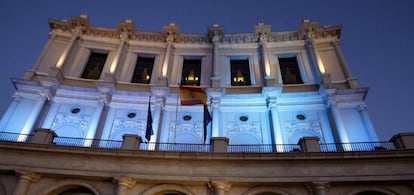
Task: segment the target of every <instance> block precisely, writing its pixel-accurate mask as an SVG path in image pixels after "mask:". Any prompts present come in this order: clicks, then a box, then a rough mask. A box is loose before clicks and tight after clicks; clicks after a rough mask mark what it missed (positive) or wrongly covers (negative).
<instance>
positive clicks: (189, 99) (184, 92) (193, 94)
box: [180, 85, 211, 142]
mask: <svg viewBox="0 0 414 195" xmlns="http://www.w3.org/2000/svg"><path fill="white" fill-rule="evenodd" d="M180 100H181V105H183V106H190V105H196V104H203V123H204V142H206V138H207V126H208V123H210V122H211V116H210V112H209V111H208V108H207V94H206V92H205V91H204V89H202V88H196V87H183V86H181V85H180Z"/></svg>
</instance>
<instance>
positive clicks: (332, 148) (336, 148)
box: [320, 142, 396, 152]
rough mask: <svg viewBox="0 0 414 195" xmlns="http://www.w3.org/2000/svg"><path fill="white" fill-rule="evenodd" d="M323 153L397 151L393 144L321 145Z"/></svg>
mask: <svg viewBox="0 0 414 195" xmlns="http://www.w3.org/2000/svg"><path fill="white" fill-rule="evenodd" d="M320 146H321V152H343V151H344V152H346V151H381V150H396V148H395V145H394V143H393V142H353V143H321V144H320Z"/></svg>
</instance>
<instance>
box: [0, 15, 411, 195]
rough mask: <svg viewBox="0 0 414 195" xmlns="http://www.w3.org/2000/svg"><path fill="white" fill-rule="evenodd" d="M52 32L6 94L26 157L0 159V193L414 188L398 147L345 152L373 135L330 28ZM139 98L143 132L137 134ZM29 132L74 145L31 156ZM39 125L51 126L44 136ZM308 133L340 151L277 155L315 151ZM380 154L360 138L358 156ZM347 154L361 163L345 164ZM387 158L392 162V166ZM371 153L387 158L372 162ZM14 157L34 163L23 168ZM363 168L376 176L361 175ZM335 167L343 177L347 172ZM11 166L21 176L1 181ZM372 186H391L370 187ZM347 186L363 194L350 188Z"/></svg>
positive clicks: (61, 25) (8, 127) (80, 22)
mask: <svg viewBox="0 0 414 195" xmlns="http://www.w3.org/2000/svg"><path fill="white" fill-rule="evenodd" d="M49 24H50V28H51V32H50V37H49V40H48V42H47V44H46V46H45V47H44V49H43V51H42V53H41V54H40V56H39V58H38V60H37V61H36V63H35V65H34V66H33V67H32V69H31V70H29V71H27V72H26V74H25V76H24V77H23V78H21V79H17V78H16V79H12V82H13V84H14V86H15V87H16V93H15V94H14V95H13V98H14V100H13V102H12V103H11V105H10V107H9V109H8V110H7V111H6V113H5V114H4V116H3V118H2V119H1V122H0V131H1V132H3V133H15V134H18V135H19V136H16V137H15V138H13V140H12V141H15V142H16V143H14V144H17V145H15V146H16V147H19V148H23V149H22V152H21V153H22V154H24V156H23V157H21V162H22V163H20V161H19V163H15V162H14V161H13V158H12V157H13V156H15V155H16V154H8V156H11V158H10V159H9V160H10V161H9V160H2V161H4V162H3V164H4V166H2V167H0V168H2V170H3V172H2V175H0V176H2V177H1V178H0V179H1V180H0V182H2V186H3V187H2V186H0V187H2V188H3V191H4V192H6V191H7V190H10V189H14V193H15V194H26V193H28V194H35V193H36V194H77V193H81V192H82V193H87V194H88V193H89V194H156V195H168V194H220V195H222V194H223V195H224V194H249V195H250V194H251V195H265V194H282V195H283V194H308V193H310V194H311V193H314V194H363V193H365V192H366V193H370V192H373V193H374V192H375V193H377V194H393V193H394V194H400V193H402V194H404V193H410V192H411V193H412V192H413V191H412V189H411V188H410V187H409V186H410V185H412V184H413V183H412V181H413V179H414V172H413V171H409V172H408V174H407V175H405V176H404V174H403V172H404V167H408V166H409V164H410V162H411V163H412V161H413V152H412V151H411V150H408V149H407V148H410V146H404V147H401V148H405V149H407V150H404V151H405V152H406V153H404V154H400V153H398V151H392V152H394V153H395V154H394V156H393V155H391V156H390V155H387V154H389V153H387V152H390V151H377V152H375V154H373V153H372V151H371V152H365V153H364V152H362V153H363V154H361V151H359V149H357V148H355V146H354V145H352V144H350V143H355V142H370V143H379V142H378V141H379V140H378V137H377V135H376V133H375V130H374V127H373V125H372V123H371V121H370V119H369V116H368V114H367V110H366V104H365V100H364V99H365V96H366V95H367V92H368V89H367V88H365V87H360V86H359V85H358V83H357V79H356V78H354V77H353V76H352V74H351V72H350V71H349V70H348V66H347V64H346V62H345V60H344V57H343V55H342V53H341V49H340V47H339V36H340V32H341V27H340V26H333V27H332V26H323V27H319V26H318V25H319V24H318V22H313V21H309V20H304V21H302V23H301V24H300V28H299V30H296V31H280V32H272V31H271V26H270V25H266V24H264V23H261V22H260V23H258V24H257V25H255V26H254V28H253V32H252V33H240V34H226V33H225V32H224V28H223V26H220V25H219V24H213V25H211V26H209V27H208V30H207V33H206V34H188V33H182V32H180V29H179V26H177V25H176V24H174V23H171V24H169V25H166V26H164V27H163V30H162V32H145V31H141V30H137V29H136V28H135V26H134V23H133V22H132V21H131V20H126V21H125V22H119V23H118V28H106V27H96V26H92V25H90V24H89V20H88V17H87V16H86V15H81V16H79V17H78V16H76V17H72V18H71V21H66V20H54V19H50V20H49ZM180 85H183V86H192V87H195V88H202V89H205V91H206V93H207V96H208V101H207V106H208V110H209V112H210V114H211V117H212V120H211V123H209V124H208V128H207V129H208V131H207V132H206V133H204V132H203V125H204V121H203V106H202V105H193V106H182V105H181V104H180V96H179V86H180ZM148 101H149V102H148ZM149 104H150V105H151V108H152V110H151V113H152V121H153V123H152V128H153V130H154V132H153V135H152V136H151V138H150V140H145V133H146V127H147V119H148V118H147V112H148V105H149ZM35 129H38V130H39V131H38V132H37V133H39V132H41V130H42V132H46V135H52V137H61V138H63V137H68V138H79V139H81V140H83V141H82V144H81V145H78V146H82V148H78V147H73V148H77V149H73V148H72V149H68V147H63V148H60V147H59V145H70V144H71V143H63V142H59V141H56V140H55V141H51V143H54V144H52V145H50V144H40V143H45V142H46V143H47V141H39V142H36V141H35V143H32V144H40V145H36V146H37V147H38V148H37V150H35V151H32V152H30V148H33V147H32V146H31V145H30V144H28V145H25V144H23V145H19V143H20V144H21V142H24V143H26V142H28V141H27V139H28V138H27V136H26V135H28V134H29V135H33V134H35V133H36V132H35ZM46 129H50V130H53V132H51V131H43V130H46ZM39 135H40V134H38V135H35V137H36V136H39ZM125 135H127V136H125ZM131 135H138V136H139V137H141V138H142V139H143V140H142V141H144V142H149V143H145V144H142V145H146V146H145V147H144V149H142V148H141V149H140V150H137V151H131V150H133V149H134V148H135V149H137V147H136V145H134V144H133V146H134V147H132V148H128V147H127V144H126V143H127V139H128V136H131ZM410 136H411V135H409V136H408V137H410ZM47 137H48V136H44V138H47ZM403 137H404V136H403ZM405 137H407V136H405ZM37 138H39V137H36V139H35V138H33V139H34V140H37ZM304 138H309V140H311V141H309V140H306V139H304ZM310 138H312V139H314V141H315V140H316V144H317V145H318V146H319V145H321V146H322V145H324V144H330V143H340V144H335V145H325V146H326V147H327V148H328V149H326V148H325V149H324V151H325V150H326V151H329V152H330V153H323V152H321V151H320V149H316V151H313V152H316V153H306V151H312V149H309V148H307V149H306V147H301V148H295V147H293V148H291V149H292V151H293V153H288V152H290V151H286V149H285V147H282V146H284V145H297V144H298V142H301V143H303V146H307V144H310V143H315V142H312V139H310ZM133 139H134V138H132V140H133ZM85 140H86V141H85ZM96 140H113V141H120V142H122V141H123V146H122V148H123V149H125V148H127V150H122V149H119V150H115V151H114V150H113V149H107V148H106V145H105V144H106V142H99V141H96ZM137 140H139V139H137ZM204 140H207V141H206V142H205V141H204ZM210 140H211V142H216V144H217V143H218V145H214V147H216V148H215V149H211V150H214V151H217V152H216V153H209V152H207V153H205V152H203V151H204V149H201V150H200V151H199V150H196V151H193V152H189V153H188V152H184V153H179V152H178V154H177V152H171V153H169V152H167V153H163V152H162V151H159V150H160V148H162V147H161V146H158V145H157V144H156V143H183V144H200V147H206V145H208V149H209V147H210ZM395 140H399V138H396V139H395ZM29 142H30V141H29ZM32 142H33V141H32ZM396 142H397V141H396ZM128 143H134V142H128ZM151 143H152V144H151ZM220 144H222V145H220ZM56 145H57V146H56ZM139 145H140V141H138V146H139ZM231 145H238V146H241V147H240V149H236V150H234V151H235V152H234V153H231V154H229V153H226V152H227V150H223V151H220V149H218V148H217V147H218V146H220V147H223V146H225V147H224V148H226V147H230V146H231ZM264 145H270V146H271V147H268V148H266V149H264V150H261V151H260V152H258V153H256V152H249V153H248V154H247V156H245V155H246V154H245V153H240V151H243V147H245V148H246V147H250V146H257V147H259V146H264ZM299 146H300V145H298V147H299ZM310 146H311V145H309V147H310ZM379 146H380V145H378V144H370V145H368V147H367V148H365V149H372V150H374V149H378V147H379ZM4 147H6V146H4ZM4 147H3V149H4ZM8 147H10V148H9V150H8V151H9V152H7V151H5V150H4V151H3V150H2V153H3V154H5V153H11V151H14V150H17V148H13V144H10V143H8ZM96 147H97V148H101V150H96ZM211 147H213V143H211ZM69 148H70V147H69ZM94 148H95V149H94ZM379 148H382V147H379ZM75 150H76V151H77V152H76V151H75ZM296 150H302V151H305V152H303V153H302V152H295V151H296ZM47 151H49V152H47ZM79 151H80V152H79ZM114 152H115V153H114ZM134 152H135V153H134ZM347 152H349V153H347ZM354 152H355V153H358V154H360V155H362V156H363V157H361V158H360V159H354V158H352V155H351V154H355V153H354ZM213 154H214V155H213ZM249 154H250V155H251V156H249ZM327 154H329V155H327ZM348 154H350V155H348ZM31 155H35V156H37V155H39V156H43V157H44V158H43V157H40V158H36V157H35V156H31ZM71 155H72V156H71ZM181 155H182V156H181ZM326 155H327V156H326ZM364 155H365V156H364ZM395 155H397V156H398V155H399V156H400V159H399V160H396V159H394V157H395ZM15 157H16V158H18V157H17V156H15ZM376 157H378V158H381V159H389V160H390V161H393V160H394V161H397V162H394V163H395V164H392V163H391V164H387V163H386V162H385V163H380V162H372V160H373V159H375V158H376ZM49 158H54V160H52V161H50V160H49V161H48V160H47V159H49ZM36 159H37V160H36ZM98 159H99V160H98ZM128 159H129V160H130V161H129V160H128ZM326 159H327V160H326ZM407 159H409V161H407ZM243 160H246V161H243ZM324 160H325V161H326V162H325V161H324ZM299 161H301V162H304V164H301V162H299ZM321 161H323V162H321ZM0 162H1V161H0ZM25 162H27V163H29V162H36V165H34V166H33V167H31V168H30V167H29V165H28V164H25ZM277 162H280V164H277ZM48 163H49V164H48ZM50 163H52V164H53V165H51V164H50ZM361 163H362V164H364V163H367V165H363V166H371V167H374V168H373V169H372V170H365V169H363V170H360V169H361V167H360V166H359V165H360V164H361ZM12 164H16V165H15V166H14V167H13V166H12ZM338 164H340V165H343V166H348V167H350V170H353V171H354V172H346V171H344V170H343V169H341V168H340V167H341V166H337V165H338ZM6 165H7V166H6ZM288 165H291V167H289V166H288ZM394 165H399V168H397V169H395V170H391V171H386V172H385V173H381V174H384V175H385V176H384V175H383V176H384V178H385V179H381V178H379V179H378V178H376V177H375V176H376V174H377V173H378V172H376V170H377V169H381V168H385V167H388V166H394ZM237 166H240V167H237ZM242 167H243V168H242ZM325 168H326V169H325ZM12 171H15V172H17V173H18V176H20V177H16V176H13V174H10V172H12ZM358 171H362V173H358ZM333 172H334V173H333ZM337 174H338V175H337ZM363 174H365V175H363ZM367 174H368V175H369V174H372V175H370V176H367ZM19 178H20V179H19ZM22 178H23V179H22ZM373 178H375V179H373ZM391 178H392V179H391ZM373 180H375V181H378V182H380V183H382V184H386V186H387V185H388V187H383V186H381V185H379V186H376V185H374V183H373V182H372V181H373ZM24 182H26V183H24ZM113 182H114V183H115V184H116V185H115V187H114V186H113ZM358 182H360V183H359V184H358V185H360V184H361V186H359V187H354V185H356V183H358ZM410 182H411V183H410ZM13 183H14V184H13ZM27 183H29V184H27ZM388 183H392V184H388ZM51 184H52V186H50V185H51ZM22 186H23V187H22ZM46 186H48V187H46ZM411 187H412V186H411ZM328 189H329V190H328ZM19 190H20V191H19ZM65 190H67V191H66V192H64V191H65ZM63 192H64V193H63ZM0 194H1V192H0ZM6 194H11V192H9V191H7V193H6Z"/></svg>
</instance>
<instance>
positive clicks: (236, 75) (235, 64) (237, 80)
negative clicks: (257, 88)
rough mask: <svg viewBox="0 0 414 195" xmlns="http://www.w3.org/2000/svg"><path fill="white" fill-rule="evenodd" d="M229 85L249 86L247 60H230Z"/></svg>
mask: <svg viewBox="0 0 414 195" xmlns="http://www.w3.org/2000/svg"><path fill="white" fill-rule="evenodd" d="M230 66H231V85H232V86H243V85H251V80H250V68H249V60H248V59H244V60H230Z"/></svg>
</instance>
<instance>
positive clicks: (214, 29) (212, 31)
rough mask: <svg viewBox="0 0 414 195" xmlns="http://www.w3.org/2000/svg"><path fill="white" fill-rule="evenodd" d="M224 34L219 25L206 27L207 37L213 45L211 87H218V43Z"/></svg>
mask: <svg viewBox="0 0 414 195" xmlns="http://www.w3.org/2000/svg"><path fill="white" fill-rule="evenodd" d="M223 34H224V28H223V26H220V24H217V23H216V24H213V25H212V26H209V27H208V36H209V39H210V41H211V43H213V77H211V86H212V87H220V76H219V74H220V73H219V71H220V70H219V66H220V64H219V43H220V39H221V37H222V36H223Z"/></svg>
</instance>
